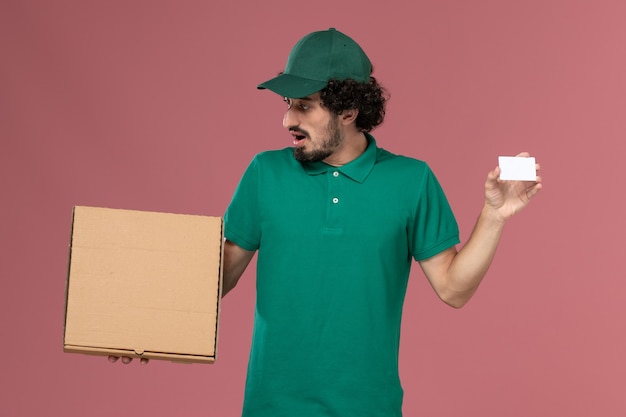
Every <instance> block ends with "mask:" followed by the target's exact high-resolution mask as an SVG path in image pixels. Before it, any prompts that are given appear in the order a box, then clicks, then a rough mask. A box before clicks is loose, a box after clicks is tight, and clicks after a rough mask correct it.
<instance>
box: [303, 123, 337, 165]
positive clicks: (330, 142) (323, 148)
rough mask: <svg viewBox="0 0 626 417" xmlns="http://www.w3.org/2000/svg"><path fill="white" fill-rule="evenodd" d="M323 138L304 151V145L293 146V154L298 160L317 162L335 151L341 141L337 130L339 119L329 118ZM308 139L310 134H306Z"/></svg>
mask: <svg viewBox="0 0 626 417" xmlns="http://www.w3.org/2000/svg"><path fill="white" fill-rule="evenodd" d="M325 130H326V131H325V132H324V133H325V135H324V136H325V138H324V139H323V140H322V143H321V144H320V146H319V147H318V148H316V149H313V150H310V151H305V150H304V147H299V148H295V149H294V150H293V156H294V158H296V160H297V161H299V162H317V161H323V160H324V159H326V158H328V157H329V156H331V155H332V154H333V152H335V150H336V149H337V148H338V147H339V146H340V145H341V144H342V143H343V136H342V134H341V131H340V130H339V121H338V120H337V119H331V120H330V121H329V122H328V125H327V126H326V129H325ZM306 136H307V137H308V138H309V139H310V138H311V136H310V135H309V134H307V135H306Z"/></svg>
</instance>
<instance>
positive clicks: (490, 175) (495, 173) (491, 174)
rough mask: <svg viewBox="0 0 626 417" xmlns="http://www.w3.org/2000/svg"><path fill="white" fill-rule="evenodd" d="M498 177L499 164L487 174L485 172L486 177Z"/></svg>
mask: <svg viewBox="0 0 626 417" xmlns="http://www.w3.org/2000/svg"><path fill="white" fill-rule="evenodd" d="M498 178H500V167H499V166H497V167H495V168H494V169H493V170H492V171H491V172H489V174H487V179H490V180H497V179H498Z"/></svg>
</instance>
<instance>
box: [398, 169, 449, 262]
mask: <svg viewBox="0 0 626 417" xmlns="http://www.w3.org/2000/svg"><path fill="white" fill-rule="evenodd" d="M409 234H410V235H409V242H410V250H411V254H412V255H413V258H414V259H415V260H416V261H421V260H424V259H428V258H430V257H432V256H435V255H437V254H438V253H440V252H442V251H444V250H446V249H448V248H450V247H452V246H454V245H456V244H457V243H459V242H460V240H459V227H458V225H457V222H456V219H455V218H454V214H453V212H452V209H451V208H450V204H449V203H448V199H447V198H446V195H445V194H444V192H443V189H442V188H441V185H440V184H439V181H437V178H436V177H435V174H433V172H432V171H431V169H430V168H429V167H428V166H426V170H425V172H424V175H422V178H421V184H420V185H419V191H418V197H417V202H416V206H415V213H414V216H413V218H412V220H411V224H410V225H409Z"/></svg>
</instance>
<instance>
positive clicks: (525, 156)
mask: <svg viewBox="0 0 626 417" xmlns="http://www.w3.org/2000/svg"><path fill="white" fill-rule="evenodd" d="M515 156H518V157H524V158H528V157H529V156H530V154H529V153H528V152H520V153H518V154H517V155H515Z"/></svg>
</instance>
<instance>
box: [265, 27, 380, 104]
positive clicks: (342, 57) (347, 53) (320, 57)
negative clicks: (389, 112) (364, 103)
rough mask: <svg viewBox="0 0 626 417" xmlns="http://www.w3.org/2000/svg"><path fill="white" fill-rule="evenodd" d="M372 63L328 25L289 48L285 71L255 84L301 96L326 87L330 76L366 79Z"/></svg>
mask: <svg viewBox="0 0 626 417" xmlns="http://www.w3.org/2000/svg"><path fill="white" fill-rule="evenodd" d="M371 72H372V64H371V62H370V60H369V58H367V55H365V52H363V49H361V47H360V46H359V45H358V44H357V43H356V42H355V41H353V40H352V39H351V38H350V37H348V36H346V35H344V34H343V33H341V32H339V31H337V30H335V29H334V28H330V29H328V30H324V31H320V32H313V33H310V34H308V35H306V36H305V37H304V38H302V39H300V40H299V41H298V43H297V44H296V46H294V47H293V49H292V50H291V53H290V54H289V58H288V59H287V65H286V66H285V71H284V72H283V73H282V74H280V75H279V76H277V77H275V78H272V79H271V80H269V81H266V82H264V83H262V84H259V85H258V86H257V88H258V89H265V88H267V89H268V90H272V91H273V92H275V93H277V94H280V95H281V96H283V97H289V98H301V97H306V96H309V95H311V94H313V93H316V92H318V91H320V90H322V89H323V88H324V87H326V84H328V81H329V80H331V79H333V78H334V79H338V80H346V79H352V80H355V81H357V82H363V83H365V82H369V80H370V74H371Z"/></svg>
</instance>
